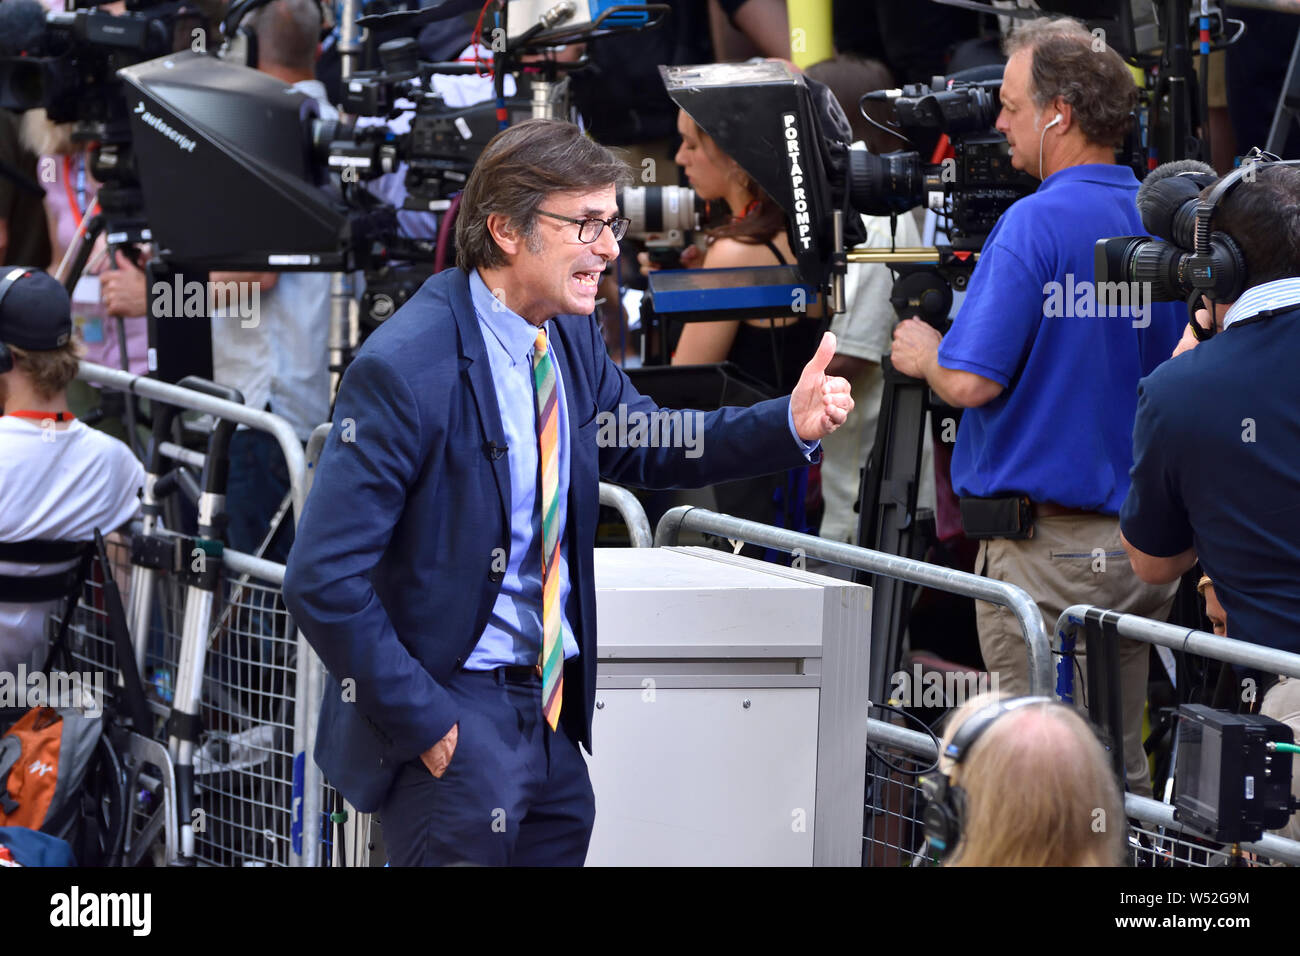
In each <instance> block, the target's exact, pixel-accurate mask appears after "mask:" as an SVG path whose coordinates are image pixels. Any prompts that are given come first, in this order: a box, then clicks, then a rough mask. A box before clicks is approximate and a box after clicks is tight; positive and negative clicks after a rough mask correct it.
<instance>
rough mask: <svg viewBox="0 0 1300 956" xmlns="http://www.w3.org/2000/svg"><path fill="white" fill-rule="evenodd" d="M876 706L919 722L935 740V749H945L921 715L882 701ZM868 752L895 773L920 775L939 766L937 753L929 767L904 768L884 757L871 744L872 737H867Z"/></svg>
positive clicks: (908, 775)
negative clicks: (918, 715) (919, 768)
mask: <svg viewBox="0 0 1300 956" xmlns="http://www.w3.org/2000/svg"><path fill="white" fill-rule="evenodd" d="M874 706H876V707H880V708H882V709H883V710H889V711H893V712H894V713H895V714H901V715H902V716H903V717H904V718H906V719H907V720H910V721H912V722H913V723H915V724H919V725H920V727H921V729H922V730H923V731H925V733H926V735H927V736H928V737H929V738H930V739H931V740H933V741H934V749H935V751H936V752H938V751H941V750H942V749H943V748H942V747H941V746H940V743H939V738H938V737H936V736H935V735H934V731H933V730H931V729H930V728H929V727H928V726H927V725H926V723H925V721H923V720H922V719H921V718H920V717H917V716H915V715H914V714H909V713H908V712H907V711H905V710H903V709H902V708H899V707H895V706H894V705H893V704H880V703H877V704H875V705H874ZM867 753H869V754H871V756H873V757H875V758H876V759H877V760H879V761H880V762H881V763H883V764H884V765H885V766H886V767H888V768H889V769H890V770H892V771H894V772H895V773H901V774H903V775H904V776H906V777H919V776H921V774H925V773H929V772H930V771H932V770H935V769H937V768H938V766H939V758H938V756H937V755H936V756H935V758H934V762H933V763H931V764H930V765H929V766H927V767H924V768H922V769H921V770H908V769H906V768H904V767H900V766H898V765H897V764H894V763H890V762H889V761H888V760H886V759H885V758H884V755H882V754H881V753H880V751H878V750H876V748H875V747H873V746H871V739H870V738H868V739H867Z"/></svg>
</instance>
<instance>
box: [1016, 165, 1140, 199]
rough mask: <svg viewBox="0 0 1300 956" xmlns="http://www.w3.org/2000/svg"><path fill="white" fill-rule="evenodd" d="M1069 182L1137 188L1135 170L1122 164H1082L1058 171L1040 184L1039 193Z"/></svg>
mask: <svg viewBox="0 0 1300 956" xmlns="http://www.w3.org/2000/svg"><path fill="white" fill-rule="evenodd" d="M1068 182H1088V183H1099V184H1101V185H1103V186H1137V185H1139V184H1138V180H1137V177H1136V176H1134V175H1133V170H1132V169H1130V168H1129V167H1128V166H1125V165H1123V164H1122V163H1081V164H1079V165H1077V166H1066V167H1065V168H1064V169H1058V170H1057V171H1056V172H1054V173H1052V175H1050V176H1048V177H1047V178H1046V179H1044V180H1043V181H1042V183H1041V184H1039V187H1038V191H1039V192H1042V191H1043V190H1044V189H1051V188H1052V187H1054V186H1061V185H1064V184H1065V183H1068Z"/></svg>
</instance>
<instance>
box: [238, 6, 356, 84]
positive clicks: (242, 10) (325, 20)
mask: <svg viewBox="0 0 1300 956" xmlns="http://www.w3.org/2000/svg"><path fill="white" fill-rule="evenodd" d="M273 2H274V0H236V2H235V3H232V4H231V5H230V9H229V10H228V11H227V12H226V15H225V17H223V18H222V21H221V32H222V33H223V34H224V35H226V36H228V37H229V39H228V40H227V41H226V42H227V43H228V44H229V46H230V48H231V49H232V50H238V49H239V48H240V47H243V51H244V53H243V63H244V66H246V67H248V68H249V69H250V70H256V69H257V28H256V25H255V24H254V25H246V24H245V22H244V21H245V20H247V19H248V17H249V16H250V15H251V14H252V13H254V12H255V11H256V10H258V9H260V8H262V7H265V6H267V5H268V4H270V3H273ZM316 10H317V12H319V13H320V24H321V29H320V39H321V40H324V39H325V38H326V37H327V36H329V35H330V33H331V32H332V31H333V29H334V17H333V15H332V13H333V11H332V10H331V8H330V7H328V6H327V5H326V4H325V0H316ZM223 52H224V51H223ZM236 62H237V61H236Z"/></svg>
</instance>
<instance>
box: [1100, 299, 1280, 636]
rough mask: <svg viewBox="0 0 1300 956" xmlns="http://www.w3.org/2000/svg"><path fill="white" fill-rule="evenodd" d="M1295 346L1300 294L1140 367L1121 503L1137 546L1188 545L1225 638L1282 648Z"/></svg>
mask: <svg viewBox="0 0 1300 956" xmlns="http://www.w3.org/2000/svg"><path fill="white" fill-rule="evenodd" d="M1243 298H1244V297H1243ZM1230 315H1231V313H1230ZM1297 355H1300V305H1297V306H1295V307H1293V308H1292V309H1290V310H1289V311H1286V312H1283V313H1281V314H1279V315H1275V316H1273V317H1271V318H1241V319H1239V320H1237V321H1234V322H1233V323H1232V324H1231V325H1229V326H1228V327H1227V328H1225V329H1224V330H1223V331H1222V332H1220V333H1219V334H1218V335H1216V336H1214V338H1212V339H1210V340H1209V341H1208V342H1202V343H1200V344H1199V345H1197V346H1196V348H1195V349H1193V350H1192V351H1190V352H1185V353H1183V354H1182V355H1180V356H1178V358H1176V359H1173V360H1171V361H1169V362H1166V363H1165V364H1164V365H1161V366H1160V367H1159V368H1158V369H1156V370H1155V371H1154V372H1152V373H1151V375H1149V376H1148V377H1146V378H1144V379H1143V380H1142V382H1141V384H1140V385H1139V389H1138V410H1137V425H1136V427H1135V429H1134V432H1133V457H1134V463H1133V481H1132V487H1131V488H1130V489H1129V493H1128V498H1127V500H1126V501H1125V502H1124V508H1123V510H1122V511H1121V512H1120V529H1121V530H1122V531H1123V532H1124V537H1126V538H1127V539H1128V540H1129V541H1130V542H1131V543H1132V544H1133V546H1134V547H1136V548H1138V549H1139V550H1140V551H1144V552H1146V553H1147V554H1150V555H1154V556H1155V557H1162V558H1167V557H1172V556H1174V555H1176V554H1181V553H1182V552H1184V551H1186V550H1187V549H1188V548H1190V547H1195V548H1196V555H1197V557H1198V558H1199V559H1200V562H1201V567H1202V568H1204V570H1205V573H1206V574H1208V575H1209V576H1210V579H1211V580H1212V581H1213V582H1214V590H1215V593H1216V594H1217V595H1218V598H1219V601H1220V603H1222V604H1223V610H1224V611H1225V613H1226V614H1227V616H1228V636H1229V637H1232V638H1235V639H1236V640H1241V641H1249V642H1251V643H1252V644H1263V645H1265V646H1268V647H1276V648H1279V649H1281V650H1286V651H1292V652H1300V453H1298V450H1300V377H1297V375H1296V372H1295V357H1296V356H1297Z"/></svg>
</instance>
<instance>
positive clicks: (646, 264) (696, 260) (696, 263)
mask: <svg viewBox="0 0 1300 956" xmlns="http://www.w3.org/2000/svg"><path fill="white" fill-rule="evenodd" d="M636 261H637V264H638V265H639V266H640V267H641V274H642V275H643V276H648V275H649V274H650V273H652V272H654V271H656V270H657V269H660V268H662V267H661V266H657V265H655V264H654V263H653V262H651V261H650V253H648V252H638V253H637V254H636ZM703 264H704V253H702V252H700V248H699V246H695V245H690V246H687V247H686V248H684V249H683V250H682V254H681V267H680V268H682V269H698V268H699V267H700V266H701V265H703Z"/></svg>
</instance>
